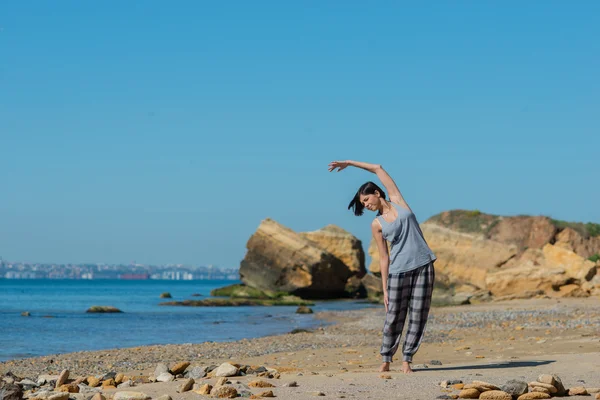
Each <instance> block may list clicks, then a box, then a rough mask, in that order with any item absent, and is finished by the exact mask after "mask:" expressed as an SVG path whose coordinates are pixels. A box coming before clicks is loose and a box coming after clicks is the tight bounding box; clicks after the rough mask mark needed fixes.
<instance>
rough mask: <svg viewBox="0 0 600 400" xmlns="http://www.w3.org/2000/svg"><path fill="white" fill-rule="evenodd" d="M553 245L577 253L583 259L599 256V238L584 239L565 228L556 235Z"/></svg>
mask: <svg viewBox="0 0 600 400" xmlns="http://www.w3.org/2000/svg"><path fill="white" fill-rule="evenodd" d="M555 245H556V246H558V247H562V248H565V249H568V250H571V251H573V252H574V253H577V254H578V255H580V256H581V257H583V258H589V257H592V256H593V255H595V254H600V236H590V237H587V238H585V237H584V236H583V235H581V234H580V233H579V232H577V231H576V230H574V229H572V228H565V229H564V230H562V231H561V232H559V233H558V234H557V235H556V242H555Z"/></svg>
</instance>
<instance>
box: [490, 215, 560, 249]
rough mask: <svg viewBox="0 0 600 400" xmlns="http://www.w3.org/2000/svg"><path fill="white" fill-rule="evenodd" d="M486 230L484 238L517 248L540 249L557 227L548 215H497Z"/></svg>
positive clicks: (548, 241)
mask: <svg viewBox="0 0 600 400" xmlns="http://www.w3.org/2000/svg"><path fill="white" fill-rule="evenodd" d="M499 218H500V219H499V220H498V222H497V223H496V224H494V226H493V227H491V228H490V230H489V231H488V232H487V235H486V238H487V239H490V240H494V241H496V242H500V243H505V244H508V245H515V246H516V247H517V248H519V249H521V250H522V249H527V248H529V249H541V248H542V247H544V245H545V244H547V243H550V242H551V241H552V238H553V237H554V235H556V232H557V231H558V228H557V227H556V226H554V225H553V224H552V222H551V220H550V218H548V217H528V216H517V217H507V218H505V217H499Z"/></svg>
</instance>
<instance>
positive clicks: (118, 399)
mask: <svg viewBox="0 0 600 400" xmlns="http://www.w3.org/2000/svg"><path fill="white" fill-rule="evenodd" d="M148 399H150V396H148V395H147V394H146V393H142V392H117V393H115V395H114V397H113V400H148Z"/></svg>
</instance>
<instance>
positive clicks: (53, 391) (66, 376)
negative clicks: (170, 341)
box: [0, 362, 298, 400]
mask: <svg viewBox="0 0 600 400" xmlns="http://www.w3.org/2000/svg"><path fill="white" fill-rule="evenodd" d="M247 375H253V376H254V377H255V378H256V379H253V380H251V381H250V382H248V384H247V385H246V384H244V383H242V382H240V381H235V380H234V381H232V380H230V378H233V377H241V376H247ZM280 377H281V375H280V373H279V372H278V371H277V370H276V369H273V368H267V367H264V366H251V365H240V364H234V363H228V362H225V363H222V364H221V365H208V366H200V365H194V366H192V365H191V363H189V362H179V363H175V364H173V365H171V366H170V367H169V366H167V365H166V364H163V363H159V364H158V365H157V366H156V368H155V369H154V372H153V373H152V374H150V375H149V376H127V375H125V374H123V373H117V372H114V371H113V372H109V373H106V374H101V375H90V376H79V377H76V378H74V379H72V378H71V377H70V372H69V370H63V371H62V372H61V373H60V374H59V375H40V376H38V377H37V378H36V379H35V380H34V379H32V378H31V377H26V378H23V377H19V376H16V375H14V374H12V373H10V372H9V373H7V374H6V375H4V376H3V377H2V378H1V380H0V394H1V395H0V400H25V399H26V400H69V399H71V400H111V399H112V400H148V399H150V398H151V396H149V395H147V394H145V393H143V392H138V391H135V390H134V389H133V388H135V386H138V385H140V384H151V383H159V382H174V384H176V385H177V389H176V391H177V393H184V392H189V391H193V392H195V393H197V394H200V395H203V396H209V397H213V398H235V397H238V396H241V397H246V398H252V399H256V398H266V397H275V395H274V393H273V391H272V389H269V388H274V387H275V386H276V385H275V384H273V383H271V382H269V381H267V379H279V378H280ZM215 378H216V382H214V383H213V384H211V383H209V380H211V379H212V380H214V379H215ZM284 385H285V386H286V387H297V386H298V384H297V383H296V382H287V383H286V384H284ZM284 385H282V386H284ZM251 388H252V389H257V390H259V392H258V393H253V392H252V391H251ZM110 389H124V390H122V391H117V392H114V391H109V390H110ZM158 400H172V399H171V397H170V396H169V395H166V394H165V395H162V396H160V397H158Z"/></svg>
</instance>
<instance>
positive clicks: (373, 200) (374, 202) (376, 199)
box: [360, 190, 381, 211]
mask: <svg viewBox="0 0 600 400" xmlns="http://www.w3.org/2000/svg"><path fill="white" fill-rule="evenodd" d="M360 202H361V203H362V205H364V206H365V208H366V209H367V210H369V211H377V210H379V207H380V203H381V196H380V194H379V192H378V191H377V190H376V191H375V193H373V194H361V195H360Z"/></svg>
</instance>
